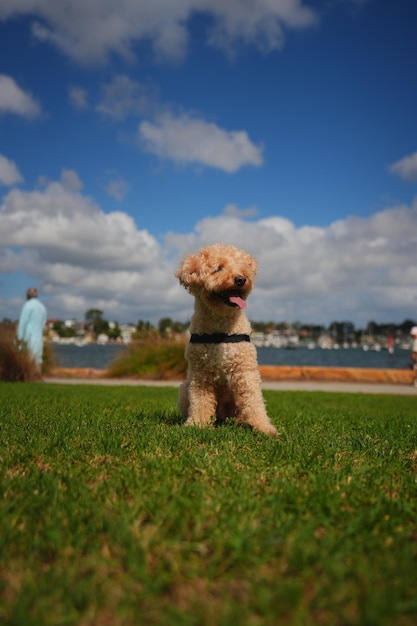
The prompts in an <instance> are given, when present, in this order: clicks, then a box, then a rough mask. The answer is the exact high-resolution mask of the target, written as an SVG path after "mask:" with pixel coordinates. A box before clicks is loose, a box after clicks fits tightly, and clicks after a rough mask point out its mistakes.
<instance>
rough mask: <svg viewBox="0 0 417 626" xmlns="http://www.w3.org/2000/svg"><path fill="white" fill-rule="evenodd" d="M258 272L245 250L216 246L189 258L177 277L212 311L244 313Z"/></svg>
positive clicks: (182, 265) (254, 262)
mask: <svg viewBox="0 0 417 626" xmlns="http://www.w3.org/2000/svg"><path fill="white" fill-rule="evenodd" d="M257 268H258V266H257V262H256V260H255V259H254V258H253V256H251V255H250V254H248V253H247V252H245V250H242V249H240V248H236V247H235V246H232V245H225V244H214V245H212V246H206V247H205V248H201V250H200V251H199V252H198V253H197V254H188V255H187V256H186V257H185V258H184V259H183V261H182V263H181V265H180V267H179V268H178V271H177V273H176V274H175V275H176V277H177V278H178V279H179V281H180V283H181V285H183V287H185V288H186V289H187V290H188V291H189V292H190V293H191V294H193V295H194V296H197V297H200V298H202V299H204V301H205V302H206V303H207V304H208V305H209V306H210V307H212V308H216V309H224V310H227V309H228V308H236V307H238V308H239V309H244V308H245V307H246V298H247V297H248V295H249V294H250V292H251V290H252V287H253V281H254V279H255V276H256V272H257Z"/></svg>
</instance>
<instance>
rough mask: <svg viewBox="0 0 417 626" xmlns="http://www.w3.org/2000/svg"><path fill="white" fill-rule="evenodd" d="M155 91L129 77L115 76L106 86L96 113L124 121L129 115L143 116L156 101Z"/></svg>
mask: <svg viewBox="0 0 417 626" xmlns="http://www.w3.org/2000/svg"><path fill="white" fill-rule="evenodd" d="M154 91H155V89H154V88H153V87H150V86H146V85H143V84H142V83H140V82H138V81H135V80H132V79H131V78H129V77H128V76H125V75H119V76H115V77H114V78H113V80H112V81H111V82H110V83H108V84H107V85H104V87H103V93H102V97H101V100H100V102H99V104H98V105H97V106H96V111H98V112H99V113H102V114H103V115H107V116H109V117H112V118H113V119H115V120H124V119H125V118H126V117H127V116H129V115H136V116H142V115H144V114H146V113H147V112H148V110H149V109H150V107H151V105H152V103H153V102H154V101H155V99H156V94H155V93H154Z"/></svg>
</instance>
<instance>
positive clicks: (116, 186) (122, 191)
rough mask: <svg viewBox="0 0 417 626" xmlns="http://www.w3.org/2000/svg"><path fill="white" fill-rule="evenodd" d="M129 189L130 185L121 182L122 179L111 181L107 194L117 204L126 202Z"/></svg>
mask: <svg viewBox="0 0 417 626" xmlns="http://www.w3.org/2000/svg"><path fill="white" fill-rule="evenodd" d="M128 189H129V185H128V184H127V182H126V181H124V180H121V179H120V178H119V179H117V180H116V179H115V180H112V181H110V182H109V184H108V185H107V187H106V191H107V193H108V194H109V196H111V197H112V198H114V199H115V200H116V202H122V200H124V198H125V197H126V194H127V192H128Z"/></svg>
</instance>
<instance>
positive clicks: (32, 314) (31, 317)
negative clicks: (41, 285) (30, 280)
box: [17, 287, 46, 376]
mask: <svg viewBox="0 0 417 626" xmlns="http://www.w3.org/2000/svg"><path fill="white" fill-rule="evenodd" d="M45 323H46V308H45V306H44V305H43V304H42V302H41V301H40V300H39V299H38V290H37V289H35V288H34V287H31V288H30V289H28V290H27V292H26V302H25V304H24V305H23V307H22V310H21V312H20V317H19V325H18V328H17V338H18V339H19V340H20V341H24V342H25V343H26V345H27V348H28V350H29V352H30V353H31V355H32V357H33V359H34V361H35V363H36V365H37V368H38V372H37V373H38V375H39V376H40V375H41V373H42V353H43V328H44V326H45Z"/></svg>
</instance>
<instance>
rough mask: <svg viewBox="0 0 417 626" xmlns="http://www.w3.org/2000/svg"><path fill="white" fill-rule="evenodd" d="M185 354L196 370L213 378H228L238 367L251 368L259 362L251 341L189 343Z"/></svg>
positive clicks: (190, 364)
mask: <svg viewBox="0 0 417 626" xmlns="http://www.w3.org/2000/svg"><path fill="white" fill-rule="evenodd" d="M185 356H186V358H187V360H188V363H189V366H190V367H191V368H192V370H193V371H194V372H196V370H197V371H199V372H200V373H201V374H202V375H204V376H205V377H210V378H211V379H224V378H226V379H227V378H229V376H230V375H231V374H233V372H235V371H236V370H237V369H239V370H240V369H242V367H243V368H244V369H246V368H248V367H249V369H251V368H252V367H256V364H257V361H256V351H255V348H254V346H253V344H251V343H235V344H230V343H228V344H225V343H220V344H213V345H207V344H196V345H194V344H188V346H187V349H186V353H185Z"/></svg>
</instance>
